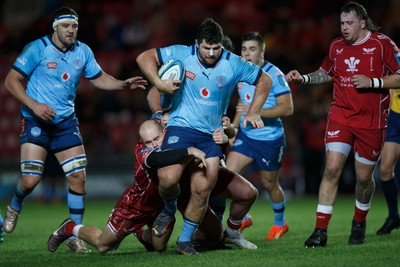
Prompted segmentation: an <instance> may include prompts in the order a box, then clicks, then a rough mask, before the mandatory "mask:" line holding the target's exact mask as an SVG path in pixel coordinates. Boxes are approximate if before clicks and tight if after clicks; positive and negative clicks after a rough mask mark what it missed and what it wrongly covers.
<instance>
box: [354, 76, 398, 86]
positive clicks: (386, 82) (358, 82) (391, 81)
mask: <svg viewBox="0 0 400 267" xmlns="http://www.w3.org/2000/svg"><path fill="white" fill-rule="evenodd" d="M351 81H352V82H353V84H354V86H355V87H356V88H357V89H361V88H377V89H381V88H382V89H391V88H396V89H399V88H400V74H398V73H395V74H391V75H389V76H386V77H382V78H369V77H367V76H365V75H362V74H357V75H354V76H353V77H352V78H351Z"/></svg>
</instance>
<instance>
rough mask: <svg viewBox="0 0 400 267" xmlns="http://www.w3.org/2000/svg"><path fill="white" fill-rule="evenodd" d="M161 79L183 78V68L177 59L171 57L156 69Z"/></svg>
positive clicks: (181, 79)
mask: <svg viewBox="0 0 400 267" xmlns="http://www.w3.org/2000/svg"><path fill="white" fill-rule="evenodd" d="M158 75H159V76H160V78H161V80H180V81H181V82H182V81H183V79H184V78H185V68H184V67H183V64H182V62H180V61H179V60H175V59H171V60H169V61H167V62H166V63H164V64H163V65H162V66H161V68H160V69H159V70H158Z"/></svg>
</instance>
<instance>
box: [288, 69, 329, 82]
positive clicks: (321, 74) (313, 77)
mask: <svg viewBox="0 0 400 267" xmlns="http://www.w3.org/2000/svg"><path fill="white" fill-rule="evenodd" d="M286 80H287V81H288V82H290V83H296V84H305V85H307V84H322V83H327V82H331V81H333V78H332V77H331V76H329V75H328V74H327V73H326V72H325V71H323V70H322V69H318V70H316V71H314V72H311V73H309V74H304V75H301V74H300V72H298V71H297V70H291V71H289V72H288V73H287V74H286Z"/></svg>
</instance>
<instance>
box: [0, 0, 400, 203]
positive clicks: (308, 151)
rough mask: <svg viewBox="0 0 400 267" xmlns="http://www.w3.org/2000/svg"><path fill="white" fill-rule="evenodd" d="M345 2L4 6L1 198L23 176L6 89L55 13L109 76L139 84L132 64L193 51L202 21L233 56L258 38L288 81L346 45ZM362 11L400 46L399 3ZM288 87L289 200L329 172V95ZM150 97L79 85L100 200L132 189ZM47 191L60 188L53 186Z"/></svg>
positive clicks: (347, 179)
mask: <svg viewBox="0 0 400 267" xmlns="http://www.w3.org/2000/svg"><path fill="white" fill-rule="evenodd" d="M347 2H349V1H343V0H335V1H319V0H246V1H243V0H231V1H229V0H228V1H225V0H190V1H184V0H169V1H167V0H130V1H128V0H125V1H121V0H113V1H102V0H86V1H81V0H70V1H62V0H18V1H15V0H3V1H2V3H1V4H0V12H1V13H0V18H1V20H0V51H1V53H0V62H1V63H0V99H1V101H0V188H2V189H0V197H1V196H5V195H7V192H9V191H10V189H9V188H8V186H10V187H12V188H13V185H14V184H15V183H16V181H17V179H18V177H19V148H20V143H19V130H20V128H19V123H20V115H19V108H20V103H19V102H18V101H17V100H15V99H14V97H13V96H11V95H10V94H9V93H8V92H7V91H6V89H5V88H4V84H3V81H4V78H5V76H6V75H7V73H8V71H9V69H10V67H11V65H12V63H13V61H14V60H15V58H16V57H17V55H18V54H19V53H20V52H21V50H22V49H23V47H24V45H26V44H27V43H29V42H31V41H33V40H34V39H36V38H39V37H41V36H44V35H46V34H49V33H51V32H52V28H51V23H52V13H53V11H54V10H55V9H57V8H58V7H60V6H70V7H72V8H74V9H75V10H76V11H77V12H78V14H79V32H78V39H79V40H80V41H82V42H84V43H86V44H88V45H89V46H90V47H91V48H92V50H93V51H94V53H95V56H96V58H97V61H98V62H99V64H100V65H101V66H102V67H103V69H104V70H105V71H106V72H108V73H110V74H112V75H113V76H115V77H118V78H120V79H125V78H128V77H131V76H136V75H141V72H140V70H139V69H138V66H137V64H136V62H135V59H136V57H137V56H138V54H139V53H141V52H142V51H144V50H145V49H148V48H152V47H163V46H167V45H171V44H177V43H179V44H185V45H190V44H192V43H193V42H194V38H195V32H196V28H197V26H198V25H199V24H200V23H201V21H203V20H204V19H205V18H206V17H212V18H213V19H215V20H216V21H217V22H218V23H220V25H221V26H222V28H223V29H224V32H225V34H226V35H228V36H230V38H231V39H232V40H233V43H234V45H235V52H236V53H237V54H240V37H241V36H242V35H244V34H245V33H247V32H249V31H258V32H260V33H261V34H262V35H263V36H264V38H265V41H266V59H267V60H268V61H270V62H272V63H273V64H275V65H277V66H278V67H279V68H280V69H281V70H282V71H283V72H284V73H287V72H288V71H289V70H291V69H298V70H299V71H300V72H301V73H308V72H311V71H314V70H316V69H317V68H318V67H319V66H320V64H321V62H322V60H323V57H324V56H325V55H326V53H327V50H328V46H329V43H330V41H331V40H332V39H333V38H336V37H338V36H340V23H339V13H340V8H341V7H342V5H343V4H345V3H347ZM358 2H359V3H361V4H363V5H364V6H365V7H366V9H367V11H368V13H369V15H370V17H371V18H372V19H373V20H374V21H375V22H376V23H377V24H378V25H380V26H381V27H382V29H381V32H383V33H385V34H387V35H388V36H389V37H391V38H392V39H393V40H394V41H395V42H396V44H398V45H399V44H400V35H399V32H400V16H398V14H397V11H398V10H400V1H399V0H379V1H378V0H368V1H366V0H364V1H358ZM291 88H292V93H293V101H294V107H295V112H294V115H293V116H292V117H289V118H285V119H284V123H285V129H286V136H287V146H288V149H287V152H286V154H285V157H284V163H283V167H282V169H281V184H282V186H283V187H284V189H285V191H287V192H288V193H287V195H289V196H290V195H291V193H292V194H294V195H304V194H313V195H316V194H317V192H318V187H319V182H320V179H321V171H322V169H323V165H324V143H323V137H324V130H325V124H326V119H325V118H326V114H327V112H328V109H329V103H330V101H331V97H332V86H331V85H326V86H307V87H303V86H292V87H291ZM146 94H147V91H118V92H106V91H103V90H98V89H95V88H94V87H93V86H92V85H91V84H90V82H88V81H87V80H86V79H82V82H81V85H80V87H79V90H78V92H77V99H76V112H77V115H78V118H79V120H80V129H81V133H82V135H83V137H84V141H85V147H86V152H87V155H88V169H87V170H88V183H89V184H90V183H92V184H94V181H96V185H97V186H94V185H93V186H88V188H91V189H92V190H93V192H97V194H98V195H100V196H102V195H103V196H104V195H107V194H110V190H111V191H112V189H113V188H114V189H115V191H118V192H117V194H119V193H120V192H121V191H122V189H121V188H123V186H125V185H126V184H127V183H129V182H131V179H132V177H133V173H132V164H133V153H132V151H133V148H134V146H135V144H136V142H137V140H138V135H137V128H138V125H139V124H140V123H141V122H143V121H144V120H146V119H148V118H149V117H150V115H151V112H150V109H149V107H148V104H147V101H146ZM236 102H237V95H234V96H233V98H232V102H231V106H230V109H229V113H228V114H229V115H230V116H231V118H233V115H234V111H235V104H236ZM351 157H352V156H351ZM352 165H353V162H352V161H351V160H350V161H349V162H348V166H347V167H346V168H345V171H344V173H343V177H342V179H341V182H340V187H339V190H340V192H343V193H347V192H354V172H353V168H352ZM53 176H56V177H62V176H63V175H62V173H61V172H60V170H59V168H58V166H57V164H56V163H55V162H54V159H52V158H50V159H49V162H48V163H47V164H46V178H45V181H46V180H49V181H52V179H51V178H50V179H49V178H48V177H53ZM246 176H247V177H248V178H249V179H250V180H253V181H254V182H255V183H257V178H258V177H257V174H256V173H255V172H253V171H252V170H251V169H248V170H246ZM56 180H61V181H62V180H63V179H62V178H61V179H56ZM61 184H63V183H62V182H61ZM117 184H118V185H119V186H116V185H117ZM47 185H49V187H50V188H54V185H53V184H52V183H49V184H47ZM44 186H46V183H44ZM43 190H44V189H43ZM45 191H46V190H44V192H45ZM61 191H62V192H63V191H64V190H61ZM89 191H90V190H89ZM2 192H3V193H2Z"/></svg>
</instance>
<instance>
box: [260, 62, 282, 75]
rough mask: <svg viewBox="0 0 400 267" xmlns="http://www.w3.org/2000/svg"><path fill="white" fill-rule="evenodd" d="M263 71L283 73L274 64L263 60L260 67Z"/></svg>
mask: <svg viewBox="0 0 400 267" xmlns="http://www.w3.org/2000/svg"><path fill="white" fill-rule="evenodd" d="M261 69H262V70H263V71H265V72H266V73H283V72H282V71H281V70H280V68H278V67H277V66H276V65H275V64H273V63H271V62H269V61H267V60H265V63H264V65H263V66H262V67H261Z"/></svg>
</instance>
